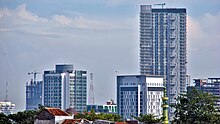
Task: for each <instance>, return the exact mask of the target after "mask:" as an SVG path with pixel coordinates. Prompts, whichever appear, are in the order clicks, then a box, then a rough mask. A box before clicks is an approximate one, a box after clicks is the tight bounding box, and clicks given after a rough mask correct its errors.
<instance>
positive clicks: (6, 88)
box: [5, 82, 8, 102]
mask: <svg viewBox="0 0 220 124" xmlns="http://www.w3.org/2000/svg"><path fill="white" fill-rule="evenodd" d="M7 101H8V82H6V86H5V102H7Z"/></svg>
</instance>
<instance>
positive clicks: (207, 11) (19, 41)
mask: <svg viewBox="0 0 220 124" xmlns="http://www.w3.org/2000/svg"><path fill="white" fill-rule="evenodd" d="M164 2H165V3H166V6H165V7H166V8H169V7H171V8H179V7H184V8H186V9H187V15H188V16H187V35H188V37H187V41H188V42H187V45H188V46H187V55H188V57H187V62H188V67H187V68H188V69H187V70H188V71H187V74H189V75H191V77H192V79H193V78H205V77H218V75H220V73H219V71H218V68H217V65H218V64H219V63H220V60H218V59H217V58H218V55H217V53H218V52H220V50H219V49H218V48H219V46H220V43H218V41H220V37H219V36H218V34H219V30H218V28H219V26H218V21H219V20H220V2H218V1H217V0H214V1H212V2H209V1H208V2H206V1H198V0H194V1H190V2H188V1H187V2H184V1H174V0H167V1H160V0H157V1H142V0H140V1H132V2H131V1H126V0H116V1H112V0H106V1H105V0H104V1H100V0H94V1H93V2H88V1H78V0H75V1H65V2H62V3H60V2H58V1H46V2H45V1H44V2H43V1H26V0H22V1H16V2H13V1H10V0H9V1H4V0H0V32H1V34H0V69H1V70H0V75H1V76H0V84H1V86H2V87H0V94H1V95H0V99H1V100H3V99H4V97H5V90H4V89H5V87H4V84H5V82H6V81H7V82H8V90H9V91H8V92H9V93H8V94H9V95H8V96H9V100H10V101H11V102H13V103H15V104H16V107H15V110H16V111H18V110H24V109H25V84H26V82H29V81H30V79H31V78H32V77H30V76H28V75H27V73H28V72H31V71H34V70H37V71H40V72H41V73H43V71H44V70H48V69H53V65H55V64H63V63H73V64H74V66H75V67H78V68H77V69H84V70H88V73H90V72H93V73H94V89H95V100H96V101H95V103H97V104H99V103H104V102H105V101H106V100H108V99H111V98H112V99H114V100H115V97H116V81H115V78H116V71H117V74H139V61H138V60H139V53H138V51H139V50H138V49H139V18H138V17H139V5H141V4H146V5H147V4H154V3H164ZM155 7H158V8H160V6H155ZM207 41H208V42H207ZM79 51H80V52H79ZM124 56H125V57H124ZM121 58H123V59H121ZM42 63H43V64H42ZM128 67H129V68H128ZM203 70H206V72H204V71H203ZM41 75H42V74H41ZM40 78H41V77H40V76H39V75H38V79H40ZM15 86H16V87H15ZM105 87H108V88H106V90H107V91H108V92H107V93H104V91H103V88H105ZM112 93H113V94H112ZM100 94H101V95H100Z"/></svg>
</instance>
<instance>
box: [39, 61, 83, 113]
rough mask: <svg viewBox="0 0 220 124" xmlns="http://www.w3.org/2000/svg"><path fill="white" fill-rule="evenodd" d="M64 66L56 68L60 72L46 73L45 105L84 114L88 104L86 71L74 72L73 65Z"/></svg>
mask: <svg viewBox="0 0 220 124" xmlns="http://www.w3.org/2000/svg"><path fill="white" fill-rule="evenodd" d="M64 66H65V67H62V65H59V66H56V69H58V71H57V70H56V71H45V72H44V86H43V87H44V90H43V91H44V93H43V94H44V100H43V101H44V105H45V106H50V107H56V108H61V109H62V110H66V109H67V108H73V109H74V110H75V111H77V112H83V111H84V110H86V102H87V75H86V71H82V70H73V66H71V65H68V66H67V65H64Z"/></svg>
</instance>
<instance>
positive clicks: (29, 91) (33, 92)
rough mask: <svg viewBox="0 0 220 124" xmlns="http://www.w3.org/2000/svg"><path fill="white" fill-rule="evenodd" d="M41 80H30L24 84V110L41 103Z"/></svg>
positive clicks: (31, 108)
mask: <svg viewBox="0 0 220 124" xmlns="http://www.w3.org/2000/svg"><path fill="white" fill-rule="evenodd" d="M42 84H43V81H36V82H34V81H32V80H31V82H30V83H27V84H26V92H25V93H26V110H35V109H37V108H38V106H39V105H42V99H43V98H42V88H43V87H42Z"/></svg>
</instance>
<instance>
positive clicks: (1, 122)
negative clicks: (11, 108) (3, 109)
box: [0, 113, 11, 124]
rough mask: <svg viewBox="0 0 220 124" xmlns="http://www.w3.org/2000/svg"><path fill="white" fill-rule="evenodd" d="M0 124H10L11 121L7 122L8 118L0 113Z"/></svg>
mask: <svg viewBox="0 0 220 124" xmlns="http://www.w3.org/2000/svg"><path fill="white" fill-rule="evenodd" d="M0 124H11V121H10V120H9V118H8V116H6V115H5V114H3V113H0Z"/></svg>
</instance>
